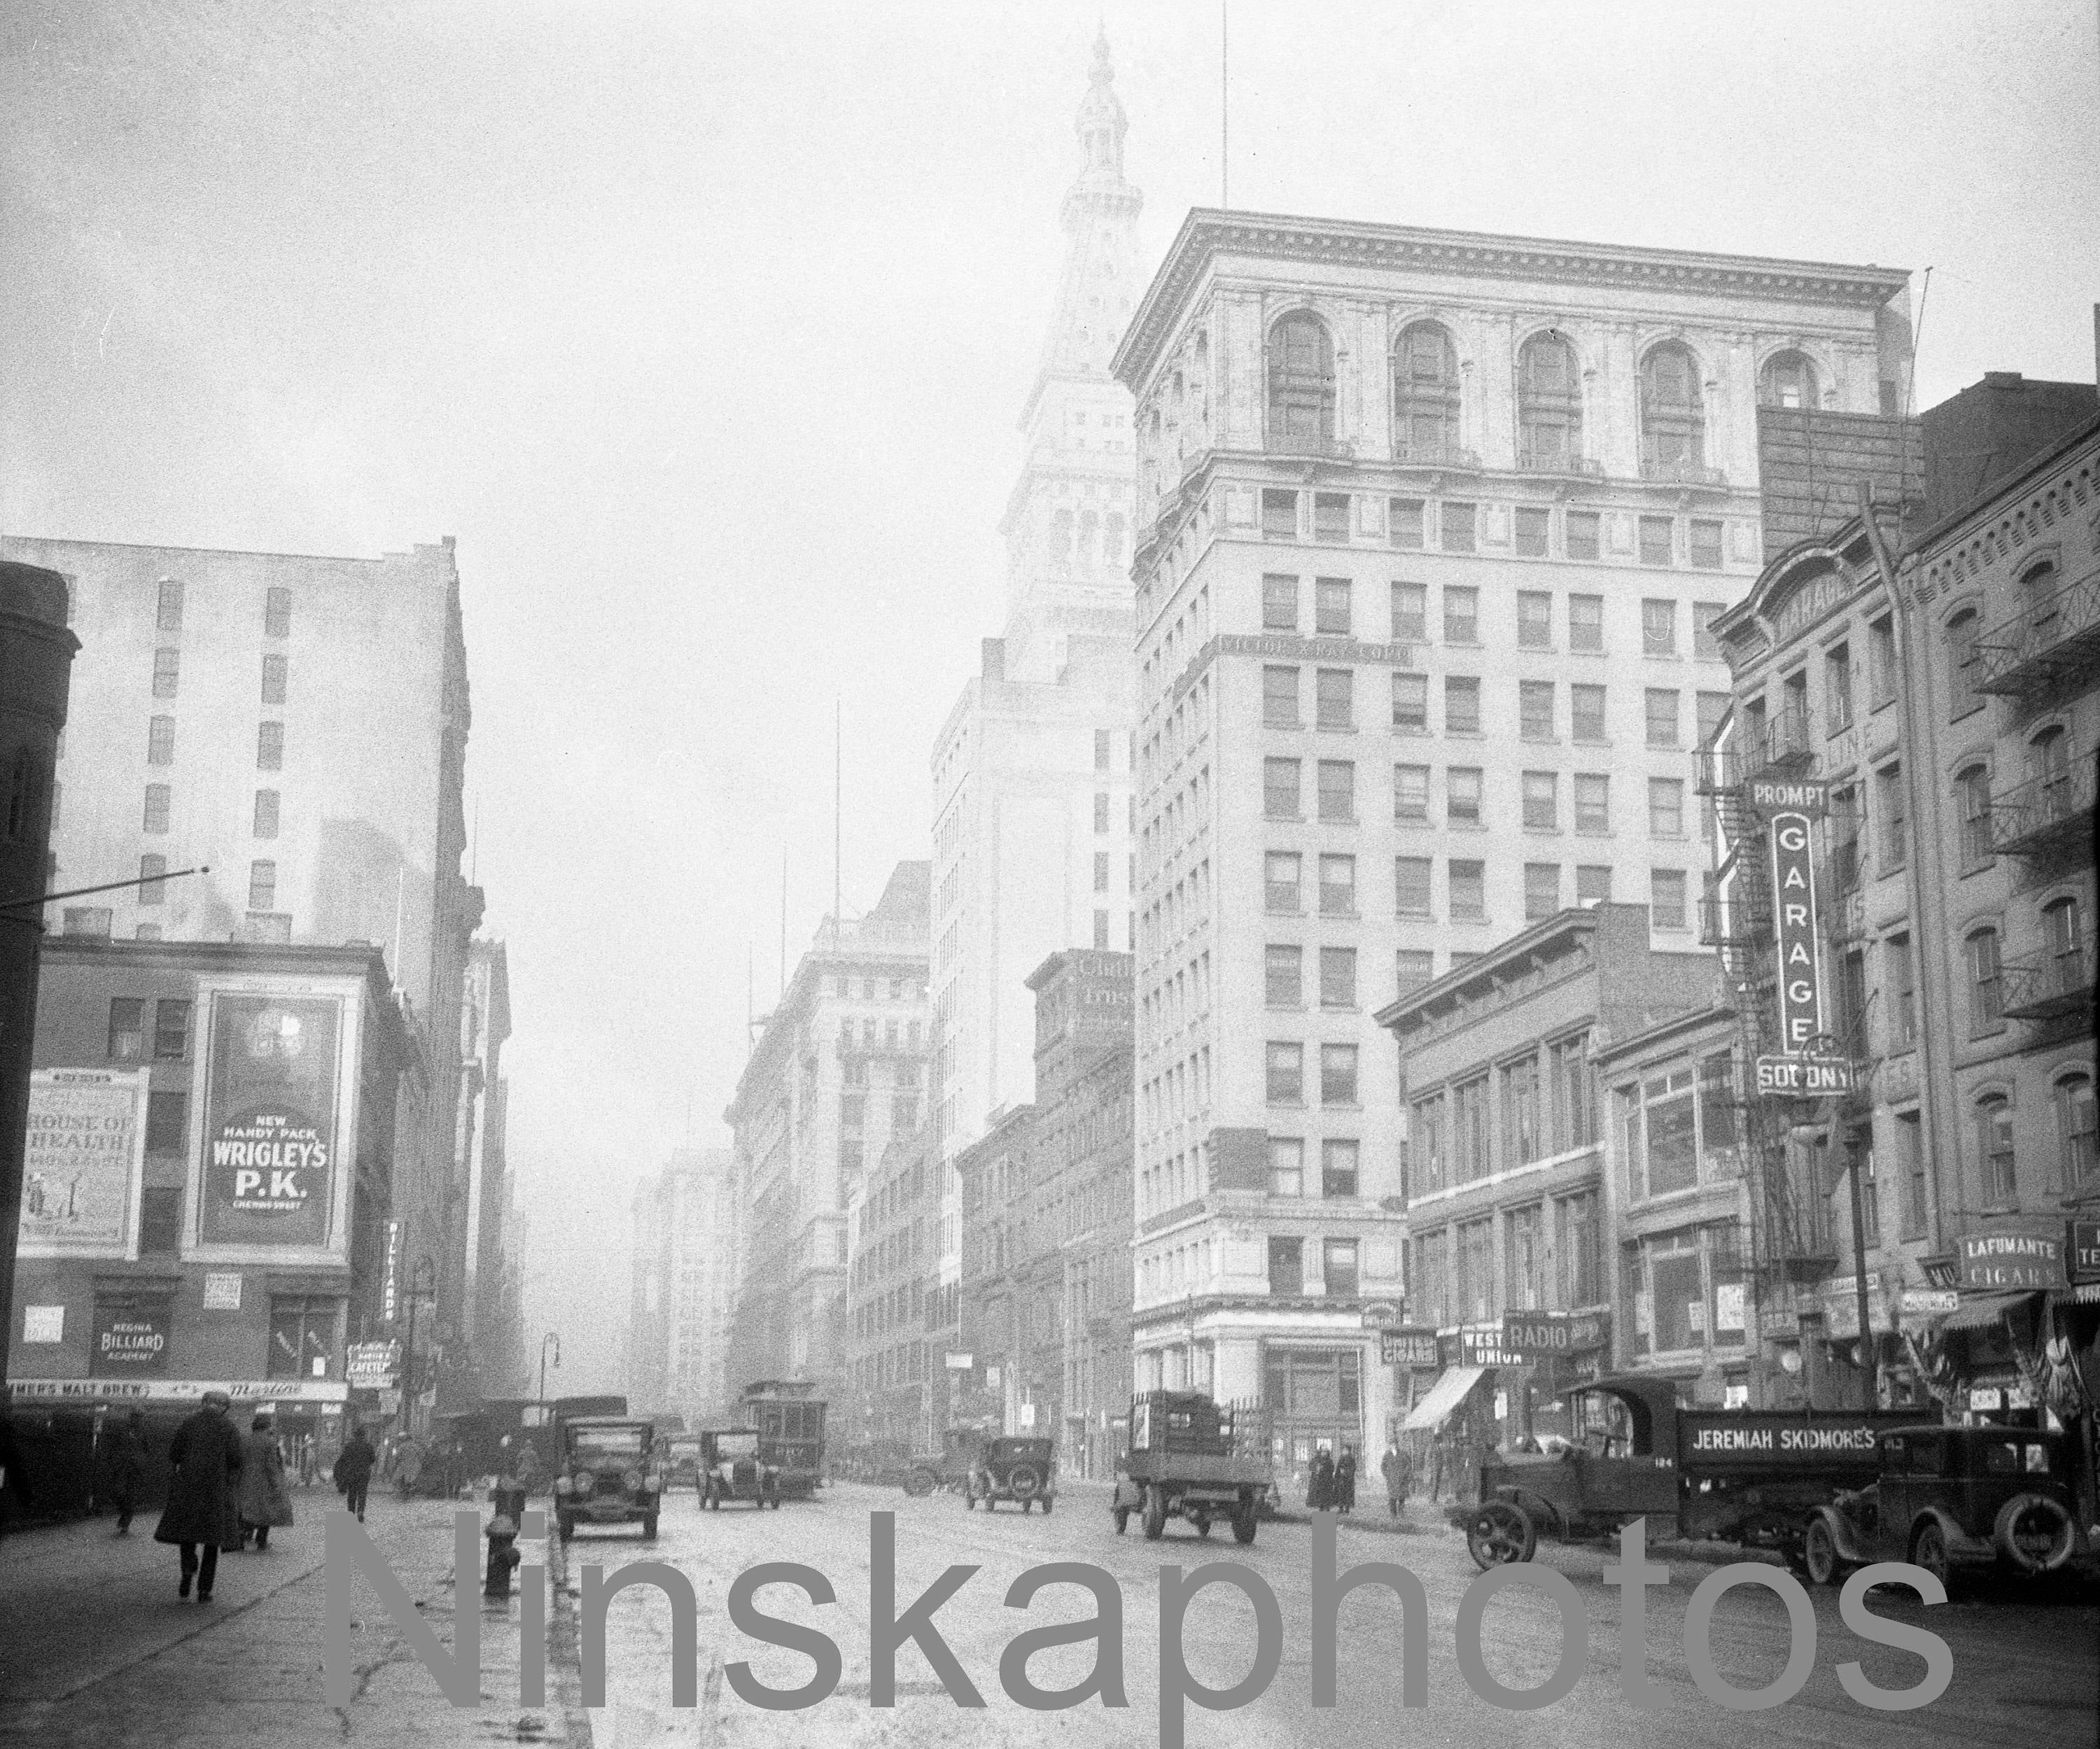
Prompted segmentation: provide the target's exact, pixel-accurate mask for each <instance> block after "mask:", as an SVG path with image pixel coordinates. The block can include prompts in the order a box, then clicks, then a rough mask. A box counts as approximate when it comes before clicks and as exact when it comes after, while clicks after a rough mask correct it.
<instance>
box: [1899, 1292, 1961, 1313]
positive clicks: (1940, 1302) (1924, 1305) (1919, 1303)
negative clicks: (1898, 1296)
mask: <svg viewBox="0 0 2100 1749" xmlns="http://www.w3.org/2000/svg"><path fill="white" fill-rule="evenodd" d="M1901 1303H1902V1306H1903V1314H1904V1316H1905V1317H1906V1318H1943V1317H1944V1316H1946V1315H1947V1314H1948V1312H1951V1311H1954V1310H1955V1309H1956V1308H1957V1307H1958V1306H1960V1305H1961V1295H1960V1294H1959V1293H1956V1292H1955V1291H1954V1289H1952V1288H1905V1289H1904V1290H1903V1299H1902V1302H1901Z"/></svg>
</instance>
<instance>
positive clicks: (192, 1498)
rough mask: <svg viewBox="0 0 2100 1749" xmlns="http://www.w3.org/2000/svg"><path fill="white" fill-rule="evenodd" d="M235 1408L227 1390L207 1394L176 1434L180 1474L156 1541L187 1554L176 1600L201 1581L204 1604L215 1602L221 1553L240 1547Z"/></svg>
mask: <svg viewBox="0 0 2100 1749" xmlns="http://www.w3.org/2000/svg"><path fill="white" fill-rule="evenodd" d="M232 1407H233V1399H232V1398H230V1397H228V1396H227V1394H226V1393H225V1392H224V1391H222V1390H211V1391H206V1392H205V1398H204V1406H203V1407H202V1408H200V1409H199V1410H198V1411H197V1412H196V1414H194V1415H192V1416H190V1418H189V1419H188V1421H184V1422H183V1425H181V1426H179V1427H178V1428H177V1429H176V1430H175V1437H174V1441H173V1443H170V1446H169V1447H168V1463H169V1465H170V1468H171V1469H172V1470H173V1472H174V1474H172V1475H171V1476H170V1478H169V1482H168V1504H167V1507H166V1509H165V1511H163V1512H162V1513H161V1523H160V1527H159V1528H158V1529H157V1530H156V1531H154V1532H153V1540H154V1541H155V1542H157V1543H173V1544H175V1545H176V1546H177V1547H178V1548H179V1549H180V1550H181V1551H182V1563H183V1568H182V1571H183V1578H182V1584H181V1585H180V1586H179V1588H177V1591H176V1593H175V1595H176V1596H178V1597H188V1595H189V1594H190V1584H191V1582H192V1580H195V1582H196V1588H197V1601H198V1602H200V1603H209V1602H210V1601H211V1588H212V1582H213V1580H214V1579H216V1578H217V1577H218V1551H219V1550H220V1549H221V1548H234V1549H237V1548H239V1547H240V1514H239V1513H238V1511H237V1510H236V1507H235V1500H236V1493H237V1491H238V1489H239V1487H240V1460H241V1453H240V1433H239V1431H238V1430H236V1428H235V1426H234V1425H233V1423H232V1421H229V1420H228V1419H227V1410H228V1409H230V1408H232ZM200 1551H201V1559H200Z"/></svg>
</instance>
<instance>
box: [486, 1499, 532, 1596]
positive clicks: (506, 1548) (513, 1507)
mask: <svg viewBox="0 0 2100 1749" xmlns="http://www.w3.org/2000/svg"><path fill="white" fill-rule="evenodd" d="M488 1500H489V1504H490V1505H492V1507H494V1508H495V1513H494V1516H493V1517H492V1518H490V1519H489V1521H488V1528H487V1530H486V1531H483V1533H482V1534H483V1535H484V1536H486V1537H487V1539H488V1572H487V1576H486V1577H485V1578H484V1579H483V1580H482V1584H481V1594H482V1596H483V1597H509V1596H510V1575H511V1574H512V1573H513V1572H514V1571H516V1570H517V1568H518V1564H519V1563H520V1562H522V1561H523V1560H524V1558H525V1557H523V1555H521V1554H519V1553H518V1524H519V1522H520V1521H521V1520H522V1519H523V1518H524V1516H525V1490H524V1489H523V1488H522V1487H519V1486H518V1484H517V1483H516V1482H510V1481H504V1482H497V1483H496V1486H495V1487H492V1488H491V1489H490V1490H489V1492H488Z"/></svg>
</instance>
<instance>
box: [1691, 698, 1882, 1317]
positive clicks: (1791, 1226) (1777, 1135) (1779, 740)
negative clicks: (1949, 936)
mask: <svg viewBox="0 0 2100 1749" xmlns="http://www.w3.org/2000/svg"><path fill="white" fill-rule="evenodd" d="M1693 759H1694V761H1695V773H1694V780H1693V786H1694V788H1695V789H1696V791H1697V792H1698V793H1699V794H1700V795H1701V796H1703V797H1705V799H1706V800H1707V802H1708V804H1709V806H1710V808H1711V810H1712V812H1711V815H1710V819H1711V824H1712V827H1713V831H1714V837H1715V839H1716V843H1715V846H1714V848H1715V861H1716V865H1717V872H1716V873H1714V875H1712V876H1710V879H1709V882H1708V886H1707V890H1706V892H1705V896H1704V897H1702V898H1701V901H1700V908H1699V909H1700V918H1699V921H1700V940H1701V942H1702V943H1704V944H1705V945H1707V946H1710V947H1713V948H1717V949H1719V951H1720V954H1721V961H1722V964H1723V967H1725V968H1726V970H1727V975H1728V980H1729V982H1730V983H1731V984H1732V985H1733V986H1734V988H1735V992H1736V1028H1737V1033H1738V1039H1739V1043H1740V1051H1741V1055H1742V1059H1743V1065H1744V1067H1743V1076H1742V1081H1741V1086H1742V1088H1743V1095H1742V1103H1741V1106H1740V1116H1741V1120H1742V1132H1741V1133H1742V1135H1743V1139H1744V1142H1745V1148H1744V1158H1745V1171H1746V1180H1747V1183H1748V1185H1749V1192H1750V1233H1749V1265H1750V1268H1751V1271H1752V1273H1753V1275H1754V1277H1755V1278H1756V1280H1755V1285H1756V1289H1757V1301H1758V1305H1759V1306H1763V1307H1767V1308H1771V1307H1775V1306H1779V1305H1781V1304H1783V1303H1784V1302H1787V1301H1789V1300H1790V1299H1792V1297H1793V1293H1792V1290H1793V1289H1795V1288H1797V1287H1798V1286H1799V1285H1801V1284H1804V1283H1808V1282H1813V1281H1818V1280H1822V1279H1824V1277H1826V1276H1828V1275H1830V1274H1831V1272H1832V1271H1833V1269H1834V1268H1835V1267H1836V1265H1837V1257H1836V1251H1835V1247H1834V1245H1833V1238H1832V1234H1831V1231H1830V1221H1829V1204H1828V1201H1827V1199H1826V1198H1825V1197H1824V1195H1823V1192H1822V1189H1821V1187H1820V1186H1819V1185H1818V1184H1817V1183H1816V1182H1815V1178H1814V1176H1813V1174H1812V1171H1811V1168H1810V1166H1809V1165H1808V1163H1807V1161H1805V1160H1803V1159H1802V1158H1801V1157H1799V1156H1800V1151H1799V1150H1798V1149H1797V1148H1795V1147H1794V1146H1793V1143H1792V1139H1791V1134H1790V1132H1791V1130H1792V1129H1793V1125H1794V1124H1795V1123H1796V1122H1797V1121H1800V1116H1801V1112H1800V1110H1799V1108H1798V1107H1796V1106H1794V1105H1793V1104H1791V1103H1790V1102H1789V1101H1787V1100H1785V1099H1765V1098H1760V1097H1759V1096H1758V1093H1757V1090H1756V1081H1755V1076H1754V1070H1753V1065H1754V1064H1755V1063H1756V1061H1757V1060H1758V1058H1759V1057H1761V1056H1776V1055H1780V1051H1781V1042H1780V1036H1779V1012H1778V1007H1779V1005H1778V994H1779V991H1778V976H1779V967H1778V963H1777V956H1776V953H1775V950H1774V941H1773V927H1772V926H1773V894H1772V891H1771V866H1770V852H1769V847H1768V845H1767V826H1766V823H1765V821H1764V819H1763V818H1762V816H1760V815H1759V814H1758V813H1757V812H1756V811H1755V810H1754V809H1753V808H1751V807H1750V805H1749V785H1750V784H1751V782H1753V781H1754V780H1756V779H1758V778H1767V779H1773V778H1777V779H1787V778H1792V779H1797V780H1799V779H1809V778H1814V777H1815V769H1816V755H1815V744H1814V742H1813V739H1812V738H1811V724H1810V721H1809V717H1808V714H1807V711H1803V710H1801V709H1798V708H1796V709H1791V710H1787V711H1781V712H1780V713H1779V714H1778V715H1777V716H1772V717H1771V718H1763V717H1740V718H1737V719H1736V720H1732V722H1731V723H1730V724H1729V725H1727V726H1726V727H1725V728H1723V730H1722V731H1721V733H1720V734H1718V736H1717V737H1716V738H1715V739H1714V741H1713V742H1710V743H1709V744H1707V745H1706V746H1705V747H1701V748H1700V749H1699V750H1698V751H1697V752H1696V753H1695V754H1694V755H1693ZM1831 872H1832V871H1831V870H1829V869H1828V868H1827V867H1826V869H1824V870H1822V871H1820V879H1821V880H1824V881H1827V880H1829V878H1830V875H1831ZM1853 897H1854V898H1855V899H1856V894H1855V895H1854V896H1853ZM1828 918H1829V906H1828V905H1827V904H1826V928H1827V927H1828V923H1827V919H1828Z"/></svg>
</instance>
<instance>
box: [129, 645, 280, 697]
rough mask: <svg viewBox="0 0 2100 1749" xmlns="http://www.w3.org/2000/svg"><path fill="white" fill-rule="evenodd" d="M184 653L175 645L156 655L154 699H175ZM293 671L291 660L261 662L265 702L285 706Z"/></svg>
mask: <svg viewBox="0 0 2100 1749" xmlns="http://www.w3.org/2000/svg"><path fill="white" fill-rule="evenodd" d="M182 672H183V653H182V651H181V650H178V649H175V648H174V646H173V645H163V646H162V647H161V649H159V650H155V651H154V652H153V696H154V697H155V698H174V696H175V695H176V694H177V692H178V691H179V689H180V688H181V685H182ZM290 672H291V664H290V662H289V659H288V658H286V657H284V656H276V655H269V656H265V657H264V658H263V659H262V703H265V704H282V703H284V702H285V686H286V685H287V683H288V681H289V676H290Z"/></svg>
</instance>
